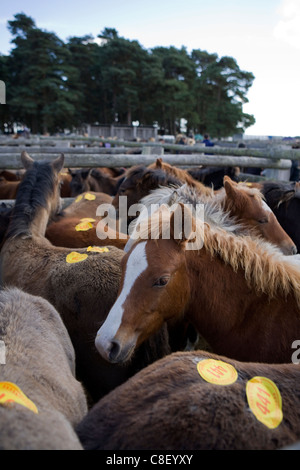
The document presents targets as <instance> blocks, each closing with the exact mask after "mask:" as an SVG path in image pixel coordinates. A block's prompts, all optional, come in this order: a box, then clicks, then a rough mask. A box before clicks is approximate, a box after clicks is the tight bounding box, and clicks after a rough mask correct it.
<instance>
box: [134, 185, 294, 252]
mask: <svg viewBox="0 0 300 470" xmlns="http://www.w3.org/2000/svg"><path fill="white" fill-rule="evenodd" d="M178 202H182V203H183V204H191V205H192V206H193V207H195V206H196V205H197V204H198V203H201V202H202V203H203V204H204V218H205V219H204V220H205V221H208V222H209V223H213V224H214V225H216V224H217V225H220V223H221V224H222V226H223V227H222V228H224V229H230V230H232V231H235V233H239V234H241V233H242V234H244V235H245V234H248V235H250V234H251V235H254V236H261V237H262V238H264V239H266V240H267V241H269V242H270V243H273V244H274V245H276V246H278V247H279V248H280V250H281V251H282V253H283V254H285V255H293V254H296V253H297V248H296V245H295V244H294V242H293V240H292V239H291V238H290V237H289V236H288V234H287V233H286V232H285V231H284V230H283V228H282V227H281V225H280V224H279V223H278V220H277V219H276V217H275V215H274V213H273V212H272V210H271V209H270V208H269V206H268V205H267V204H266V203H265V201H264V199H263V196H262V194H261V193H260V191H259V190H258V189H256V188H250V187H248V186H247V185H244V184H243V183H240V184H237V183H235V182H234V181H232V180H231V179H230V178H229V177H228V176H225V177H224V188H222V190H220V191H218V192H217V193H216V194H215V196H214V197H211V198H208V199H206V198H205V197H204V199H203V198H201V196H199V193H198V192H197V191H196V190H195V189H194V188H191V187H190V186H188V185H186V184H185V185H183V186H181V187H179V188H172V187H161V188H159V189H156V190H154V191H151V193H150V194H149V195H148V196H145V197H144V198H142V199H141V201H140V203H141V204H142V206H145V207H146V208H147V212H149V211H152V209H153V208H154V209H155V207H157V205H161V204H166V205H168V206H172V204H174V203H178ZM218 207H219V210H217V208H218ZM142 216H143V214H141V215H140V216H139V218H137V219H136V220H135V222H134V223H132V225H131V227H130V231H131V230H132V228H133V229H134V228H135V226H136V225H137V224H138V221H139V220H140V218H141V217H142ZM226 217H227V218H228V223H227V227H225V224H224V222H225V218H226ZM220 219H221V220H220ZM234 221H236V223H237V225H233V222H234Z"/></svg>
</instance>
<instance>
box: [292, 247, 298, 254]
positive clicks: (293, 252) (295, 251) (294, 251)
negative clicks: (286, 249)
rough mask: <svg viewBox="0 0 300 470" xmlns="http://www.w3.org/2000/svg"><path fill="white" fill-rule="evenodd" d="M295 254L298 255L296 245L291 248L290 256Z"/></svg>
mask: <svg viewBox="0 0 300 470" xmlns="http://www.w3.org/2000/svg"><path fill="white" fill-rule="evenodd" d="M297 253H298V250H297V247H296V245H294V246H293V248H292V254H293V255H296V254H297Z"/></svg>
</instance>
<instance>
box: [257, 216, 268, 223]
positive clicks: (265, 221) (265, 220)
mask: <svg viewBox="0 0 300 470" xmlns="http://www.w3.org/2000/svg"><path fill="white" fill-rule="evenodd" d="M258 223H259V224H267V223H268V219H267V218H266V217H265V218H264V219H260V220H259V221H258Z"/></svg>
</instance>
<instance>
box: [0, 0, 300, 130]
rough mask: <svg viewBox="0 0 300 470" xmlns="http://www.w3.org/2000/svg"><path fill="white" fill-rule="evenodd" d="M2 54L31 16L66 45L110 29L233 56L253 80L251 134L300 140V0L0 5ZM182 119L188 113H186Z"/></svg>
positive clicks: (153, 42) (145, 40)
mask: <svg viewBox="0 0 300 470" xmlns="http://www.w3.org/2000/svg"><path fill="white" fill-rule="evenodd" d="M0 3H1V5H0V53H2V54H7V53H8V52H9V50H10V49H11V47H12V45H11V44H10V40H11V39H12V38H11V35H10V33H9V31H8V30H7V21H8V20H11V19H13V17H14V15H15V14H16V13H21V12H23V13H25V14H26V15H28V16H31V17H32V18H33V19H34V20H35V22H36V25H37V27H39V28H42V29H45V30H47V31H53V32H55V33H56V34H57V35H58V36H59V37H60V38H61V39H62V40H66V39H67V38H68V37H70V36H83V35H86V34H92V35H93V36H94V37H96V36H97V35H98V34H99V33H100V32H101V31H102V30H103V29H104V28H105V27H110V28H115V29H116V30H117V31H118V33H119V35H120V36H122V37H124V38H126V39H129V40H133V39H135V40H137V41H138V42H139V43H140V44H141V46H143V47H145V48H153V47H155V46H165V47H169V46H175V47H177V48H180V47H181V46H185V47H186V48H187V50H188V51H189V52H190V51H191V50H192V49H202V50H206V51H207V52H209V53H217V54H218V56H219V57H222V56H225V55H227V56H231V57H234V58H235V59H236V61H237V63H238V65H239V67H240V68H241V69H242V70H246V71H248V72H252V73H253V74H254V76H255V80H254V83H253V85H252V87H251V89H250V91H249V93H248V99H249V103H248V104H246V105H244V108H243V109H244V112H247V113H250V114H253V115H254V116H255V119H256V124H255V125H254V126H252V127H250V128H249V129H248V130H247V132H246V134H248V135H281V136H296V135H298V136H299V135H300V118H299V110H300V92H299V83H300V60H299V56H300V0H209V1H207V0H185V1H184V2H183V1H179V0H172V1H171V0H147V1H146V0H127V1H125V0H106V1H105V0H85V1H84V2H82V1H81V2H79V1H78V0H72V1H71V0H63V1H62V0H60V1H58V0H51V2H48V1H47V2H40V1H37V0H28V1H27V2H24V1H21V0H11V1H9V2H7V1H4V0H0ZM0 79H1V77H0ZM183 117H184V116H183Z"/></svg>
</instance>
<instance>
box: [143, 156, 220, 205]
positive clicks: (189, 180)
mask: <svg viewBox="0 0 300 470" xmlns="http://www.w3.org/2000/svg"><path fill="white" fill-rule="evenodd" d="M148 168H152V169H157V170H163V171H166V172H167V173H169V174H170V175H172V176H174V177H175V178H176V179H178V180H180V181H181V182H182V183H186V184H188V185H189V186H191V187H192V188H194V189H196V190H197V191H198V192H199V194H201V195H203V196H208V197H211V196H212V195H213V190H212V189H211V188H209V187H208V186H205V185H204V184H203V183H201V181H198V180H196V179H195V178H193V176H192V175H191V174H190V173H189V172H188V171H187V170H185V169H182V168H178V167H176V166H175V165H170V163H166V162H164V161H163V159H162V158H157V160H156V162H155V163H152V164H151V165H149V167H148Z"/></svg>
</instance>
